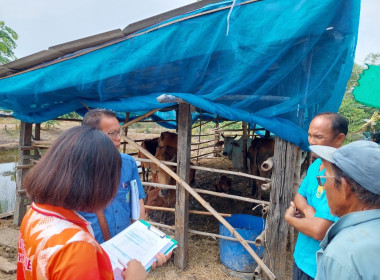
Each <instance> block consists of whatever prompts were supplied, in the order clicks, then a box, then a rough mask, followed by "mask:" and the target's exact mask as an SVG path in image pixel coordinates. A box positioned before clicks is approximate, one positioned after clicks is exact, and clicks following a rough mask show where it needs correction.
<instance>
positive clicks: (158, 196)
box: [146, 132, 195, 213]
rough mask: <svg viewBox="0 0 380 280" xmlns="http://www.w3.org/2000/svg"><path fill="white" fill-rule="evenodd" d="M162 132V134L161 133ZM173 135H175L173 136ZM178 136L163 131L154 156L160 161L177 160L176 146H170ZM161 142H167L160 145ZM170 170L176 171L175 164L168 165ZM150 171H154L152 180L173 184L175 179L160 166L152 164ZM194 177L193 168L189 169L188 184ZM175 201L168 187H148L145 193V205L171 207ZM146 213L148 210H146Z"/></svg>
mask: <svg viewBox="0 0 380 280" xmlns="http://www.w3.org/2000/svg"><path fill="white" fill-rule="evenodd" d="M163 134H164V135H163ZM174 135H175V136H174ZM177 141H178V136H177V134H175V133H171V132H163V133H161V136H160V138H159V140H158V143H159V144H158V147H157V150H156V154H155V157H156V158H157V159H159V160H161V161H171V162H177V147H176V146H175V147H172V145H174V143H175V144H177ZM162 144H167V145H165V146H161V145H162ZM168 167H169V168H170V169H171V170H173V171H174V172H176V167H175V166H170V165H169V166H168ZM151 171H152V173H155V175H154V176H153V178H154V182H155V183H159V184H164V185H175V184H176V182H175V180H174V179H173V178H172V177H171V176H170V175H169V174H167V173H166V172H165V171H164V170H163V169H162V168H160V167H158V166H156V165H154V166H153V165H152V166H151ZM194 177H195V170H194V169H190V184H192V183H193V181H194ZM175 201H176V194H175V190H168V189H156V188H154V187H150V188H149V190H148V193H147V202H146V205H150V206H159V207H172V206H174V204H175ZM147 212H148V213H149V212H150V211H147Z"/></svg>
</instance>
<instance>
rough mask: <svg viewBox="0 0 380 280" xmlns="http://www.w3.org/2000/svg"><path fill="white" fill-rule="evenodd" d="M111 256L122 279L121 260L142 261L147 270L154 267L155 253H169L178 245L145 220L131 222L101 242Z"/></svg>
mask: <svg viewBox="0 0 380 280" xmlns="http://www.w3.org/2000/svg"><path fill="white" fill-rule="evenodd" d="M101 246H102V247H103V249H104V250H105V251H106V252H107V254H108V256H109V257H110V260H111V264H112V268H113V270H114V276H115V279H122V277H121V271H122V270H123V267H122V265H121V264H120V263H119V260H120V261H121V262H122V263H124V264H126V263H128V261H130V260H132V259H136V260H138V261H140V262H141V263H142V265H143V266H144V267H145V269H146V271H147V272H149V271H150V269H151V268H152V263H153V261H155V260H156V259H155V255H157V254H158V253H159V252H161V253H164V254H165V255H168V254H169V253H170V252H171V251H172V250H173V249H174V248H176V247H177V241H176V240H174V239H172V238H171V237H169V236H167V235H166V234H165V233H163V232H162V231H160V230H159V229H157V228H155V227H153V226H152V225H150V224H149V223H148V222H146V221H144V220H139V221H136V222H134V223H133V224H131V225H130V226H129V227H127V228H126V229H125V230H123V231H122V232H120V233H119V234H117V235H116V236H114V237H113V238H111V239H110V240H108V241H106V242H104V243H102V244H101Z"/></svg>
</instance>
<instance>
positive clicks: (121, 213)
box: [79, 154, 145, 243]
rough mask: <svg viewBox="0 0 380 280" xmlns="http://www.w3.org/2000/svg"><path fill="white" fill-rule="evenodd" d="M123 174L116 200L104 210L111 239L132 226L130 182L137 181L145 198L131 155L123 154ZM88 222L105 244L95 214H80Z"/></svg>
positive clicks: (96, 235) (98, 239) (142, 196)
mask: <svg viewBox="0 0 380 280" xmlns="http://www.w3.org/2000/svg"><path fill="white" fill-rule="evenodd" d="M121 160H122V165H121V174H120V183H119V189H118V191H117V194H116V196H115V198H114V199H113V200H112V201H111V202H110V203H109V204H108V205H107V207H106V208H105V209H104V215H105V217H106V220H107V224H108V229H109V232H110V235H111V237H113V236H115V235H116V234H118V233H119V232H121V231H122V230H124V229H125V228H127V227H128V226H129V225H130V224H131V221H130V219H131V209H130V208H131V205H130V195H131V193H130V190H131V186H130V182H131V181H132V180H136V182H137V186H138V189H139V199H144V198H145V193H144V189H143V186H142V185H141V180H140V176H139V172H138V169H137V165H136V161H135V160H134V159H133V158H132V157H131V156H129V155H126V154H121ZM79 214H80V215H82V216H83V217H84V218H85V219H86V220H87V221H88V222H90V223H91V227H92V229H93V231H94V235H95V238H96V240H97V241H98V242H99V243H103V242H104V238H103V234H102V231H101V229H100V225H99V221H98V218H97V216H96V214H95V213H85V212H79Z"/></svg>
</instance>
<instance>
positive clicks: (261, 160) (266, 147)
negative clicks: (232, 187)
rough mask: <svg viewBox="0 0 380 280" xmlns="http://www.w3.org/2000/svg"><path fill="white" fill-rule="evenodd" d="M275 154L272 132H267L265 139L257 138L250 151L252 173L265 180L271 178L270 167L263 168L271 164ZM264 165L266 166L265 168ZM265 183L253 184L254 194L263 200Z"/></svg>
mask: <svg viewBox="0 0 380 280" xmlns="http://www.w3.org/2000/svg"><path fill="white" fill-rule="evenodd" d="M273 154H274V139H272V138H270V132H269V131H267V132H266V133H265V136H264V137H263V138H255V139H254V140H253V141H252V142H251V145H250V147H249V149H248V157H249V160H250V171H251V174H252V175H257V176H260V177H264V178H270V177H271V175H272V171H271V168H270V167H267V168H264V169H263V168H262V167H264V166H265V164H269V162H270V159H271V158H272V157H273ZM263 164H264V166H263ZM263 187H264V186H263V182H262V181H257V182H255V181H254V183H253V187H252V194H253V195H254V196H255V197H256V198H257V199H261V197H262V195H263V192H264V191H263V189H262V188H263Z"/></svg>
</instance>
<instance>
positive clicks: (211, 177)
mask: <svg viewBox="0 0 380 280" xmlns="http://www.w3.org/2000/svg"><path fill="white" fill-rule="evenodd" d="M76 125H79V123H77V122H60V123H59V124H56V125H54V126H53V127H50V129H45V128H44V127H42V128H43V129H42V131H41V140H47V141H53V140H54V139H55V138H57V137H58V136H59V135H60V134H61V133H62V132H63V131H65V130H66V129H68V128H70V127H73V126H76ZM18 126H19V124H18V122H17V121H15V120H13V119H6V120H4V119H0V153H1V150H9V149H16V148H17V146H18V137H19V132H18V129H19V127H18ZM158 135H159V134H147V133H138V132H137V131H135V130H133V129H130V130H129V132H128V136H129V137H131V138H132V139H147V138H153V137H157V136H158ZM127 151H128V147H127ZM196 164H197V165H201V166H206V167H213V168H219V169H226V170H233V168H232V164H231V162H230V161H229V160H227V159H225V158H222V157H220V158H205V159H202V160H200V161H199V162H198V163H196ZM219 176H220V175H219V174H217V173H210V172H207V171H199V170H198V171H197V172H196V175H195V184H194V185H193V187H196V188H202V189H207V190H215V186H214V185H215V183H216V181H217V180H218V178H219ZM231 179H232V192H233V193H232V194H235V195H242V196H249V195H250V191H251V189H250V187H249V185H250V182H249V180H248V179H244V178H243V177H236V176H231ZM202 197H203V198H204V199H206V200H207V201H208V202H209V203H210V205H211V206H212V207H214V208H215V209H216V210H217V211H218V212H221V213H227V214H234V213H244V214H250V215H257V216H261V208H260V207H258V208H257V209H256V210H255V211H252V205H251V204H249V203H247V202H239V201H236V200H231V199H225V198H217V197H214V196H210V195H202ZM190 209H193V210H202V211H204V208H203V207H202V206H201V205H200V204H199V203H198V202H197V201H196V200H195V199H193V198H190ZM150 219H151V220H154V221H158V222H160V221H161V222H162V221H163V219H164V222H165V223H166V224H169V225H173V224H174V214H170V213H169V214H157V213H155V214H152V215H151V216H150ZM5 226H7V227H12V228H17V227H15V226H14V225H13V223H12V220H4V219H3V220H1V219H0V230H1V227H5ZM189 228H190V229H194V230H198V231H204V232H211V233H218V231H219V222H218V221H217V220H216V219H215V218H214V217H213V216H203V215H190V217H189ZM164 231H166V232H167V234H169V235H172V236H173V232H171V231H170V230H164ZM188 255H189V262H188V266H187V268H186V269H185V270H183V271H181V270H179V269H177V268H176V267H175V266H174V264H173V260H171V261H169V262H168V263H167V264H165V265H164V266H163V267H160V268H158V269H156V270H155V271H153V272H151V273H150V274H149V276H148V279H158V280H161V279H162V280H164V279H165V280H166V279H167V280H171V279H184V280H197V279H199V280H201V279H205V280H206V279H207V280H214V279H215V280H220V279H227V280H228V279H231V280H233V279H242V278H239V277H236V276H233V275H231V274H230V273H229V271H228V269H226V267H225V266H224V265H223V264H222V263H221V262H220V260H219V242H218V240H216V239H214V238H212V237H204V236H200V235H195V234H189V251H188ZM172 259H173V258H172ZM8 260H9V261H11V262H14V263H16V256H15V255H14V257H11V258H8ZM11 279H16V276H15V275H8V274H5V273H3V272H1V271H0V280H11Z"/></svg>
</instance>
